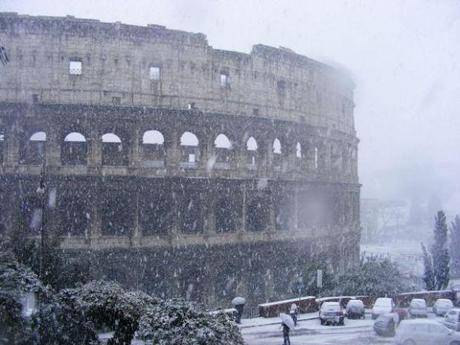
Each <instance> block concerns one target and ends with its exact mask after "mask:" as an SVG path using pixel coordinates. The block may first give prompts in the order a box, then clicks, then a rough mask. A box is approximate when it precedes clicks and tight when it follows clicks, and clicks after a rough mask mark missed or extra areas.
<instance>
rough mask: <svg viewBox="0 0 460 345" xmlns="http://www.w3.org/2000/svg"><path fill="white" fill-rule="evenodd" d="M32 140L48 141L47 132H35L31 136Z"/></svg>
mask: <svg viewBox="0 0 460 345" xmlns="http://www.w3.org/2000/svg"><path fill="white" fill-rule="evenodd" d="M29 140H30V141H46V133H45V132H42V131H40V132H35V133H34V134H32V135H31V136H30V138H29Z"/></svg>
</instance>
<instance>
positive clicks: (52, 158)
mask: <svg viewBox="0 0 460 345" xmlns="http://www.w3.org/2000/svg"><path fill="white" fill-rule="evenodd" d="M60 141H61V140H60V133H59V129H58V128H57V127H56V126H50V127H48V130H47V132H46V144H45V145H46V156H45V157H46V165H47V166H60V165H61V144H62V143H61V142H60Z"/></svg>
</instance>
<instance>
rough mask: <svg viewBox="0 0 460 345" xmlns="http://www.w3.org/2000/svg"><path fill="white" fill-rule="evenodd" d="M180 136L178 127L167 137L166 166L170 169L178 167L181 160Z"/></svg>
mask: <svg viewBox="0 0 460 345" xmlns="http://www.w3.org/2000/svg"><path fill="white" fill-rule="evenodd" d="M179 140H180V138H179V136H178V132H177V130H176V129H173V130H172V131H171V132H170V133H169V135H167V136H166V137H165V143H164V145H165V152H166V157H165V160H166V167H167V168H168V169H176V168H177V166H178V165H179V161H180V155H181V153H180V146H179Z"/></svg>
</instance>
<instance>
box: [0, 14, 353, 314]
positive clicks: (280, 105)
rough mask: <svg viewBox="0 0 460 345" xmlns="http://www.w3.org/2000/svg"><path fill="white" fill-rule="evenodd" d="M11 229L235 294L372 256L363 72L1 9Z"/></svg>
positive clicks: (160, 278)
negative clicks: (364, 223)
mask: <svg viewBox="0 0 460 345" xmlns="http://www.w3.org/2000/svg"><path fill="white" fill-rule="evenodd" d="M0 45H2V46H4V47H5V49H6V51H7V53H8V55H9V59H10V62H9V63H8V64H6V65H5V66H0V159H1V160H0V192H1V194H0V200H1V203H0V224H1V225H0V226H1V227H2V229H14V228H15V227H17V226H18V224H19V223H24V224H26V226H28V227H30V232H31V235H34V234H36V226H35V225H34V223H35V221H34V218H35V217H36V216H37V214H36V211H37V207H39V205H38V201H37V196H36V188H37V185H38V180H39V178H40V174H41V172H42V170H44V172H45V176H46V180H47V193H48V195H49V201H50V202H49V205H48V208H47V209H46V210H45V215H46V220H47V221H46V226H47V227H48V228H50V229H59V231H62V234H63V236H64V239H63V242H62V247H63V248H64V249H66V251H68V252H71V253H75V255H81V254H82V253H84V254H85V255H89V253H90V256H91V257H92V259H93V260H94V267H93V270H92V271H93V274H94V276H95V277H101V276H106V277H108V278H113V279H117V280H119V281H121V282H122V283H124V284H126V285H128V286H136V287H140V288H142V289H145V290H147V291H150V292H154V293H157V294H160V295H161V294H162V295H165V296H174V295H176V296H177V295H187V296H188V297H190V298H194V299H200V300H202V301H204V302H207V303H209V304H210V305H228V303H229V300H231V298H232V297H234V295H235V294H236V293H240V294H244V295H246V296H248V297H249V299H250V300H251V303H257V302H261V301H265V300H267V299H269V298H271V297H274V296H276V295H282V294H283V293H285V292H286V291H287V290H289V286H290V284H291V280H292V278H293V277H294V275H295V272H296V271H299V270H301V268H302V266H303V265H304V264H305V262H306V261H307V260H308V258H309V257H311V255H312V254H314V253H319V252H324V253H326V254H327V256H326V257H327V260H328V261H329V262H330V263H331V265H332V266H333V267H335V268H336V269H343V268H344V267H346V266H348V265H351V264H353V263H354V262H356V260H357V257H358V253H359V189H360V185H359V183H358V175H357V144H358V139H357V138H356V133H355V130H354V123H353V99H352V98H353V88H354V86H353V83H352V82H351V81H350V80H349V79H348V78H347V77H346V76H345V75H343V74H341V73H339V72H337V71H336V70H334V69H332V68H330V67H328V66H326V65H323V64H321V63H319V62H316V61H313V60H311V59H308V58H306V57H303V56H300V55H297V54H295V53H293V52H292V51H289V50H288V49H284V48H279V49H277V48H272V47H267V46H262V45H256V46H254V47H253V50H252V51H251V53H250V54H243V53H237V52H230V51H222V50H215V49H213V48H212V47H210V46H209V45H208V44H207V41H206V37H205V36H204V35H202V34H192V33H187V32H181V31H175V30H169V29H166V28H164V27H161V26H156V25H151V26H147V27H138V26H131V25H125V24H120V23H101V22H99V21H95V20H83V19H76V18H73V17H65V18H54V17H30V16H20V15H17V14H12V13H3V14H1V13H0Z"/></svg>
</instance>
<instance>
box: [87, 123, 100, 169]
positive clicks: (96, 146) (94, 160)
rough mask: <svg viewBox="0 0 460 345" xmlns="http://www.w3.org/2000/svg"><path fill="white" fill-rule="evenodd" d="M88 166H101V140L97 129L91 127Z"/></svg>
mask: <svg viewBox="0 0 460 345" xmlns="http://www.w3.org/2000/svg"><path fill="white" fill-rule="evenodd" d="M88 139H89V140H88V141H89V147H88V166H89V167H94V168H96V167H100V166H101V165H102V140H101V136H100V133H99V131H98V129H97V128H96V127H95V126H92V127H91V129H90V132H89V138H88Z"/></svg>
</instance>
